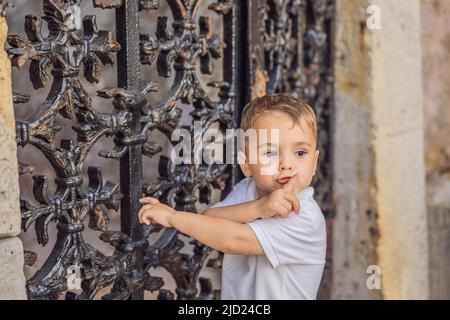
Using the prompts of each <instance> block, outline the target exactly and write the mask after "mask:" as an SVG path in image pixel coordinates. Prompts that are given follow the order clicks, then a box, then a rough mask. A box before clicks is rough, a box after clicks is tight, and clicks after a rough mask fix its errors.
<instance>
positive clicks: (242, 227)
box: [170, 211, 263, 255]
mask: <svg viewBox="0 0 450 320" xmlns="http://www.w3.org/2000/svg"><path fill="white" fill-rule="evenodd" d="M170 223H171V224H172V226H173V227H175V228H176V229H177V230H178V231H180V232H182V233H184V234H186V235H188V236H191V237H192V238H194V239H197V240H198V241H200V242H201V243H203V244H205V245H207V246H208V247H210V248H213V249H215V250H217V251H220V252H224V253H229V254H241V255H262V254H263V249H262V248H261V245H260V244H259V241H258V238H257V237H256V235H255V233H254V231H253V230H252V229H251V228H250V227H249V226H248V225H247V224H245V223H238V222H234V221H231V220H227V219H222V218H218V217H212V216H204V215H199V214H195V213H189V212H180V211H176V212H175V213H174V214H172V215H171V218H170Z"/></svg>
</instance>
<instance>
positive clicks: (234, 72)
mask: <svg viewBox="0 0 450 320" xmlns="http://www.w3.org/2000/svg"><path fill="white" fill-rule="evenodd" d="M223 26H224V27H223V38H224V39H225V40H226V41H227V48H226V49H225V50H226V51H225V52H226V53H225V55H224V58H223V70H224V80H225V81H226V82H228V83H229V84H230V86H231V88H232V91H233V93H234V108H235V112H234V120H235V122H236V125H237V126H238V127H239V124H240V118H241V114H242V109H243V108H244V106H245V104H246V103H247V102H248V101H249V100H250V96H251V88H250V81H249V76H250V61H251V60H250V59H249V58H250V49H249V42H248V32H247V31H248V27H249V25H248V4H247V0H246V1H234V5H233V9H232V10H231V12H230V13H229V14H227V15H225V16H224V21H223ZM230 169H231V170H230V171H228V172H229V173H230V174H231V179H230V183H229V184H228V185H227V188H226V189H225V192H223V195H224V196H225V195H226V194H228V192H229V191H230V190H231V188H232V187H233V185H235V184H236V183H237V182H238V181H239V180H241V179H242V178H243V175H242V172H241V170H240V168H239V166H238V165H234V166H232V168H230Z"/></svg>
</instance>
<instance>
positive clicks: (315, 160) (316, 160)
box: [313, 149, 319, 176]
mask: <svg viewBox="0 0 450 320" xmlns="http://www.w3.org/2000/svg"><path fill="white" fill-rule="evenodd" d="M314 158H315V159H314V174H313V176H314V175H315V174H316V168H317V162H318V160H319V149H317V150H316V152H315V154H314Z"/></svg>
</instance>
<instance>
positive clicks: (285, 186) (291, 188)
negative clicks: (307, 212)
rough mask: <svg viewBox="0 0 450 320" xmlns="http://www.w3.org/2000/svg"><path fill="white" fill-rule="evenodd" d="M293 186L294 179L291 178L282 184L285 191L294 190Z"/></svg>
mask: <svg viewBox="0 0 450 320" xmlns="http://www.w3.org/2000/svg"><path fill="white" fill-rule="evenodd" d="M294 186H295V179H294V178H291V179H289V181H288V183H286V184H285V185H284V186H283V189H284V190H286V191H293V190H294Z"/></svg>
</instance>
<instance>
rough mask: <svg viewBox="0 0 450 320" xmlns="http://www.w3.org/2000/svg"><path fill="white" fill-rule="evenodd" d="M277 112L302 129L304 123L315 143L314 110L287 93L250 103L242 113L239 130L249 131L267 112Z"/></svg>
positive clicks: (276, 94)
mask: <svg viewBox="0 0 450 320" xmlns="http://www.w3.org/2000/svg"><path fill="white" fill-rule="evenodd" d="M273 111H279V112H283V113H285V114H287V115H289V116H290V117H291V119H292V121H293V122H294V124H297V125H299V126H300V128H301V127H302V125H301V123H302V121H304V123H306V125H307V126H308V127H309V128H311V129H312V130H313V132H314V138H315V140H316V141H317V122H316V116H315V114H314V110H313V109H312V108H311V107H310V106H309V105H308V104H307V103H306V102H304V101H302V100H300V99H297V98H295V97H293V96H291V95H289V94H287V93H273V94H268V95H265V96H262V97H258V98H255V99H253V100H252V101H250V102H249V103H248V104H247V105H246V106H245V107H244V110H243V111H242V118H241V129H243V130H244V131H245V130H247V129H250V128H251V127H252V126H253V124H254V123H255V121H256V119H257V118H258V117H260V116H261V115H263V114H264V113H267V112H273Z"/></svg>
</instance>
